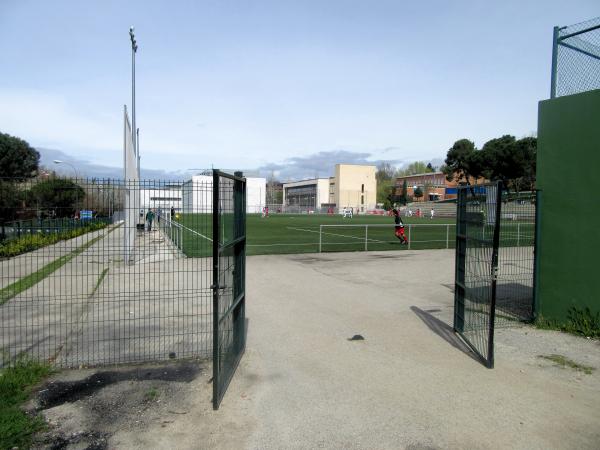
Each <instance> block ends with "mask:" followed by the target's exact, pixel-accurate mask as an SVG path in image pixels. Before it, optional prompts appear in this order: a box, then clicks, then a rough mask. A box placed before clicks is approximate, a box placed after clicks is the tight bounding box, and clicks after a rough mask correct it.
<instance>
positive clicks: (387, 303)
mask: <svg viewBox="0 0 600 450" xmlns="http://www.w3.org/2000/svg"><path fill="white" fill-rule="evenodd" d="M453 262H454V252H453V251H444V250H434V251H404V252H398V253H389V252H387V253H344V254H322V255H284V256H256V257H250V258H248V264H247V280H248V281H247V282H248V286H247V297H248V304H247V317H248V321H249V322H248V323H249V329H248V343H247V350H246V354H245V356H244V358H243V359H242V362H241V363H240V367H239V368H238V371H237V373H236V376H235V377H234V379H233V381H232V383H231V385H230V387H229V390H228V392H227V394H226V395H225V398H224V400H223V403H222V404H221V408H220V410H219V411H216V412H214V411H212V410H211V404H210V398H211V383H210V373H211V368H210V364H209V363H202V362H187V363H186V362H182V363H174V365H173V366H168V367H175V368H177V367H179V365H180V364H183V367H184V368H183V369H170V370H171V372H173V371H174V373H179V374H180V375H178V376H175V375H172V376H167V375H164V376H162V378H161V376H158V375H157V376H155V377H154V378H153V377H152V376H149V375H143V374H144V372H143V371H141V372H138V375H137V377H136V376H133V375H132V374H131V373H129V375H118V376H117V375H114V374H113V375H110V376H109V375H106V374H104V375H99V374H102V372H107V370H103V371H100V372H92V371H90V372H86V371H74V372H65V373H63V374H59V375H57V376H56V377H55V379H53V382H54V384H57V383H59V382H66V381H69V380H68V378H69V377H71V378H72V379H75V378H77V379H79V380H84V381H83V382H81V383H80V385H82V386H89V385H90V384H91V385H93V384H94V383H93V382H94V381H95V382H96V384H99V385H104V384H105V387H102V388H99V389H96V390H89V391H88V390H86V389H90V388H86V389H82V391H83V392H84V394H83V395H81V396H80V397H77V396H75V397H69V396H68V395H63V397H60V396H58V397H60V398H63V399H65V401H64V402H63V403H60V402H59V403H46V404H44V400H43V399H44V395H48V394H44V393H41V394H40V397H39V400H38V405H37V406H38V408H45V409H44V414H45V415H46V417H47V418H48V419H49V420H50V421H51V423H52V424H53V426H52V429H51V433H54V436H62V438H63V439H65V440H66V441H67V443H66V444H65V445H64V446H63V448H115V449H116V448H119V449H122V448H139V449H142V448H143V449H148V448H178V449H198V448H223V449H229V448H232V449H237V448H250V449H282V448H286V449H287V448H291V449H296V448H297V449H312V448H335V449H337V448H339V449H359V448H360V449H363V448H364V449H374V448H375V449H379V448H381V449H387V448H389V449H398V448H404V449H411V450H415V449H437V448H456V449H464V448H470V449H487V448H490V449H491V448H511V449H512V448H516V449H519V448H522V449H554V448H556V449H569V448H572V449H597V448H600V427H599V426H598V423H600V373H599V372H600V342H598V341H594V340H588V339H585V338H578V337H574V336H569V335H566V334H562V333H558V332H552V331H544V330H536V329H534V328H532V327H529V326H517V327H515V328H502V329H499V330H498V331H497V334H496V364H495V368H494V369H493V370H489V369H486V368H484V367H483V366H482V365H481V364H480V363H479V362H478V361H477V360H476V359H475V358H474V357H473V356H472V354H470V352H469V351H468V350H467V348H466V347H465V345H464V344H463V343H462V341H460V340H459V339H457V338H456V336H455V335H454V333H453V332H452V329H451V322H450V318H451V317H452V303H453V293H452V280H453V276H454V271H453ZM357 334H359V335H361V336H362V337H363V338H364V340H349V339H350V338H352V337H353V336H354V335H357ZM551 354H559V355H562V356H564V357H566V358H569V359H570V360H572V361H574V362H576V363H578V364H584V365H587V366H592V367H594V368H596V370H594V371H593V372H592V373H591V374H586V373H584V372H583V371H580V370H577V369H573V368H569V367H559V366H557V365H556V364H554V363H553V362H552V361H549V360H546V359H543V358H540V355H551ZM186 364H187V366H186ZM142 367H143V368H144V370H146V368H148V370H150V369H152V366H142ZM157 367H158V368H157V371H156V373H157V374H159V373H160V370H162V369H160V367H162V366H157ZM115 370H116V369H115ZM131 370H132V369H131V368H122V369H118V371H117V372H119V371H125V372H127V371H131ZM108 372H110V371H108ZM167 372H168V373H171V372H169V370H167ZM94 373H96V376H100V378H99V379H98V378H88V379H87V381H85V380H86V377H89V376H93V374H94ZM150 373H153V372H152V371H150ZM71 381H73V380H71ZM98 381H100V383H98ZM108 381H110V382H108ZM59 386H63V387H64V386H66V385H60V384H59ZM43 389H44V388H42V390H43ZM46 389H49V388H47V387H46ZM53 389H55V391H56V392H61V391H60V389H58V390H56V388H53ZM151 392H156V393H155V394H152V393H151ZM44 405H45V406H44ZM72 436H75V438H73V440H72V441H69V439H71V437H72ZM78 436H84V438H78ZM77 439H79V441H77ZM49 442H51V440H49V441H47V442H46V443H44V442H42V443H40V447H45V448H52V447H51V444H49ZM86 446H87V447H86Z"/></svg>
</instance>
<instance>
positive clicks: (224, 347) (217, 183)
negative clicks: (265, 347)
mask: <svg viewBox="0 0 600 450" xmlns="http://www.w3.org/2000/svg"><path fill="white" fill-rule="evenodd" d="M211 287H212V290H213V408H214V409H218V408H219V404H220V403H221V400H222V399H223V396H224V395H225V392H226V390H227V386H228V385H229V382H230V381H231V378H232V377H233V375H234V373H235V370H236V368H237V366H238V363H239V361H240V359H241V357H242V355H243V354H244V350H245V348H246V311H245V308H246V295H245V294H246V179H245V178H243V177H242V173H241V172H236V173H235V175H233V176H232V175H229V174H226V173H223V172H220V171H218V170H214V171H213V284H212V286H211Z"/></svg>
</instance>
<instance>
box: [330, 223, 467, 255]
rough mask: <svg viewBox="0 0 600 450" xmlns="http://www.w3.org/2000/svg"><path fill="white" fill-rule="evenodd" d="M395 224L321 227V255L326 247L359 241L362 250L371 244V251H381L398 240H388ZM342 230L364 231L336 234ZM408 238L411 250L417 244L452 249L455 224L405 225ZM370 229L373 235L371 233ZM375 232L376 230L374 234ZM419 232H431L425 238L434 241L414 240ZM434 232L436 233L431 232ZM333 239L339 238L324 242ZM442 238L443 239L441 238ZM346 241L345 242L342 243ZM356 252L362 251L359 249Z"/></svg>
mask: <svg viewBox="0 0 600 450" xmlns="http://www.w3.org/2000/svg"><path fill="white" fill-rule="evenodd" d="M394 227H395V224H352V225H319V253H322V252H323V247H324V246H326V245H334V246H335V245H339V246H348V245H349V244H356V243H357V242H358V241H360V242H362V243H363V244H364V245H363V247H362V250H364V251H368V250H369V244H371V250H379V248H377V247H376V246H377V245H379V246H381V245H382V244H390V243H395V242H396V239H392V238H388V237H389V236H393V229H394ZM336 228H337V229H342V230H350V229H364V232H363V233H362V235H360V236H359V235H357V234H352V233H348V232H345V233H344V232H339V233H334V232H333V231H328V230H333V229H336ZM404 228H405V230H406V231H405V232H406V237H407V238H408V244H407V246H406V247H407V248H408V249H411V248H413V247H414V246H415V244H433V248H446V249H448V248H451V244H454V238H455V234H456V232H455V229H456V225H455V224H413V223H411V224H405V225H404ZM451 228H452V229H453V232H452V233H451V232H450V229H451ZM369 229H370V230H371V233H369ZM373 230H376V231H375V233H373ZM381 230H390V231H385V235H384V234H383V233H382V232H381ZM418 230H429V231H430V232H429V233H423V234H424V235H425V236H427V234H429V237H430V238H433V239H423V238H417V239H416V240H413V238H414V237H415V235H417V236H418V233H419V231H418ZM431 231H434V232H431ZM324 236H325V237H333V238H338V242H329V241H324V240H323V237H324ZM440 237H441V238H440ZM342 239H344V240H343V241H341V240H342ZM355 250H361V249H360V248H357V249H355Z"/></svg>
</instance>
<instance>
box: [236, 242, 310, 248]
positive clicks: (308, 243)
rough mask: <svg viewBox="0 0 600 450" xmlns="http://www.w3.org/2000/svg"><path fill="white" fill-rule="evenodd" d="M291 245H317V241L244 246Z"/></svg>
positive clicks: (249, 245)
mask: <svg viewBox="0 0 600 450" xmlns="http://www.w3.org/2000/svg"><path fill="white" fill-rule="evenodd" d="M291 245H319V243H318V242H301V243H298V242H295V243H289V244H286V243H283V244H282V243H279V244H246V247H281V246H291Z"/></svg>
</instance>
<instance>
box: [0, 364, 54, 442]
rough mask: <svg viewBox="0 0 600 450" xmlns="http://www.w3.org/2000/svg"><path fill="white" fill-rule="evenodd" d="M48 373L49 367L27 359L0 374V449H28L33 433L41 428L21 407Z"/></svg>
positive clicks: (39, 420) (39, 422)
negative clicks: (32, 389)
mask: <svg viewBox="0 0 600 450" xmlns="http://www.w3.org/2000/svg"><path fill="white" fill-rule="evenodd" d="M50 373H51V369H50V367H49V366H47V365H44V364H40V363H37V362H33V361H26V360H19V361H17V363H16V365H15V366H14V367H9V368H6V369H3V370H1V371H0V448H2V449H5V448H8V449H10V448H13V447H19V448H28V447H29V445H30V443H31V438H32V435H33V433H35V432H36V431H39V430H40V429H42V428H43V427H44V421H43V420H42V419H41V418H40V417H31V416H28V415H27V414H25V413H24V412H23V411H22V410H21V405H22V404H23V403H24V402H26V401H27V400H28V399H29V395H30V394H31V388H32V386H34V385H36V384H37V383H39V382H40V381H41V380H42V379H43V378H45V377H46V376H48V374H50Z"/></svg>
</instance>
